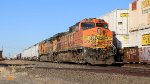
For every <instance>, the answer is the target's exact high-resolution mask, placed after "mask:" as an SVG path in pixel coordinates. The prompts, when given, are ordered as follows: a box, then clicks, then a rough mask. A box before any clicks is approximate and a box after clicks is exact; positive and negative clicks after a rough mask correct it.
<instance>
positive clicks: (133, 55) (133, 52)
mask: <svg viewBox="0 0 150 84" xmlns="http://www.w3.org/2000/svg"><path fill="white" fill-rule="evenodd" d="M123 61H124V63H133V62H135V63H136V62H138V63H139V62H140V60H139V48H138V47H126V48H124V58H123Z"/></svg>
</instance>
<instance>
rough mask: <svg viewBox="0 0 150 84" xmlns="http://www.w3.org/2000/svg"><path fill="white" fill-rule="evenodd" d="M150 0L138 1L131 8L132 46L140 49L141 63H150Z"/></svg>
mask: <svg viewBox="0 0 150 84" xmlns="http://www.w3.org/2000/svg"><path fill="white" fill-rule="evenodd" d="M149 2H150V0H137V1H134V2H132V3H131V4H130V6H129V36H130V46H138V47H139V59H140V62H146V63H150V3H149Z"/></svg>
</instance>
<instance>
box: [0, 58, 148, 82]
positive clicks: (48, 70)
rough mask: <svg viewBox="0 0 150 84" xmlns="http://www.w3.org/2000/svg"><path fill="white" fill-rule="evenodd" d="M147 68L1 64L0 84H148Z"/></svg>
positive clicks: (14, 62) (32, 62) (3, 62)
mask: <svg viewBox="0 0 150 84" xmlns="http://www.w3.org/2000/svg"><path fill="white" fill-rule="evenodd" d="M149 83H150V68H128V67H113V66H105V67H104V66H90V65H78V64H67V63H66V64H64V63H61V64H59V63H50V62H35V61H23V60H5V61H1V62H0V84H149Z"/></svg>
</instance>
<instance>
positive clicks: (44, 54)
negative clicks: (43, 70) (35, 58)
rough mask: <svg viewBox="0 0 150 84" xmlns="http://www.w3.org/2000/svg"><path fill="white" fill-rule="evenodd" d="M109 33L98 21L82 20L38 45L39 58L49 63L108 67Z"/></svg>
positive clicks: (110, 59) (111, 57)
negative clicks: (102, 65)
mask: <svg viewBox="0 0 150 84" xmlns="http://www.w3.org/2000/svg"><path fill="white" fill-rule="evenodd" d="M114 51H115V47H114V46H113V32H112V31H110V30H109V29H108V24H107V23H106V22H105V21H104V20H102V19H95V18H90V19H83V20H82V21H80V22H78V23H76V24H75V25H73V26H71V27H70V28H69V31H67V32H63V33H58V34H56V35H54V36H53V37H51V38H49V39H47V40H45V41H43V42H40V43H39V54H40V56H39V59H40V60H41V61H51V62H74V63H90V64H112V63H113V62H114V54H115V53H114Z"/></svg>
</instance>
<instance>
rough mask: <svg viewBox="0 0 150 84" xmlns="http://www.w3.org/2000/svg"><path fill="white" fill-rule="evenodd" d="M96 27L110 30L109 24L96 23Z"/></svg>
mask: <svg viewBox="0 0 150 84" xmlns="http://www.w3.org/2000/svg"><path fill="white" fill-rule="evenodd" d="M96 27H103V28H106V29H108V25H107V24H102V23H96Z"/></svg>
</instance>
